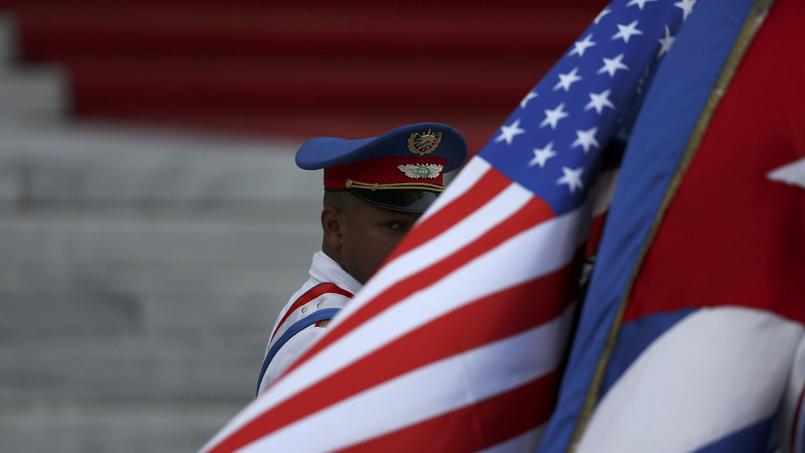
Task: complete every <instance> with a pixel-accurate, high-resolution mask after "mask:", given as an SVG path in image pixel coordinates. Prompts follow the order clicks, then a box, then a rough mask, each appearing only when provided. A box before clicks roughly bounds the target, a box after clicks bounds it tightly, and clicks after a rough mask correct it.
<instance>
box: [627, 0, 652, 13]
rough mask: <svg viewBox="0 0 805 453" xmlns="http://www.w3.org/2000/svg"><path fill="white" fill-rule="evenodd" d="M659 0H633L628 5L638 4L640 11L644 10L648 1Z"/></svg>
mask: <svg viewBox="0 0 805 453" xmlns="http://www.w3.org/2000/svg"><path fill="white" fill-rule="evenodd" d="M656 1H657V0H631V1H630V2H629V3H627V4H626V7H627V8H628V7H630V6H634V5H637V7H638V8H639V9H640V11H643V7H644V6H646V3H648V2H656Z"/></svg>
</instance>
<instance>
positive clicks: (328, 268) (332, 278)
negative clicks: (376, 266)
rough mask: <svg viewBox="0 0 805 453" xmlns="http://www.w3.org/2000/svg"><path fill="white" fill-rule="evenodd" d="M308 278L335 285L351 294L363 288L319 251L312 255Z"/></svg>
mask: <svg viewBox="0 0 805 453" xmlns="http://www.w3.org/2000/svg"><path fill="white" fill-rule="evenodd" d="M310 276H311V277H313V279H315V280H318V281H320V282H331V283H335V284H336V285H337V286H339V287H340V288H342V289H345V290H347V291H349V292H351V293H352V294H355V293H357V292H358V290H360V289H361V287H362V286H363V285H361V284H360V283H359V282H358V281H357V280H355V278H353V277H352V276H351V275H349V273H347V271H345V270H344V268H342V267H341V266H340V265H339V264H338V263H336V262H335V261H334V260H333V259H332V258H330V257H329V256H327V254H326V253H324V252H323V251H321V250H319V251H318V252H316V253H315V254H314V255H313V261H312V262H311V264H310Z"/></svg>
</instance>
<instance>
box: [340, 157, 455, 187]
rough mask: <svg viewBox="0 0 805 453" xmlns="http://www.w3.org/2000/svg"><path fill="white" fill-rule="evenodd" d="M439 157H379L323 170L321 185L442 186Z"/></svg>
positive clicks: (441, 170)
mask: <svg viewBox="0 0 805 453" xmlns="http://www.w3.org/2000/svg"><path fill="white" fill-rule="evenodd" d="M446 163H447V160H446V159H444V158H442V157H428V156H411V157H399V156H395V157H380V158H377V159H370V160H362V161H358V162H352V163H348V164H339V165H333V166H332V167H327V168H325V169H324V188H325V189H330V190H338V189H349V188H352V187H354V188H359V189H371V190H383V189H385V190H388V189H396V190H415V189H416V190H432V191H441V190H443V189H444V166H445V164H446Z"/></svg>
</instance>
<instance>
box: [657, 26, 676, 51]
mask: <svg viewBox="0 0 805 453" xmlns="http://www.w3.org/2000/svg"><path fill="white" fill-rule="evenodd" d="M673 43H674V37H673V36H671V31H670V30H669V29H668V26H667V25H666V26H665V36H664V37H662V38H660V53H659V54H657V58H660V57H661V56H663V55H664V54H666V53H668V51H669V50H671V45H672V44H673Z"/></svg>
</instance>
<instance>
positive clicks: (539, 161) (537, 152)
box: [528, 142, 556, 168]
mask: <svg viewBox="0 0 805 453" xmlns="http://www.w3.org/2000/svg"><path fill="white" fill-rule="evenodd" d="M555 155H556V150H555V149H553V142H548V144H547V145H545V147H544V148H534V158H533V159H531V161H530V162H529V163H528V166H529V167H533V166H534V165H539V168H545V163H547V162H548V159H550V158H551V157H553V156H555Z"/></svg>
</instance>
